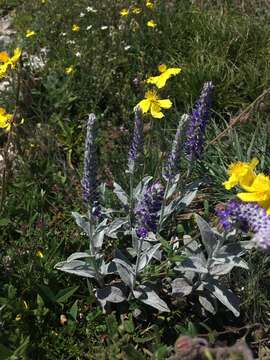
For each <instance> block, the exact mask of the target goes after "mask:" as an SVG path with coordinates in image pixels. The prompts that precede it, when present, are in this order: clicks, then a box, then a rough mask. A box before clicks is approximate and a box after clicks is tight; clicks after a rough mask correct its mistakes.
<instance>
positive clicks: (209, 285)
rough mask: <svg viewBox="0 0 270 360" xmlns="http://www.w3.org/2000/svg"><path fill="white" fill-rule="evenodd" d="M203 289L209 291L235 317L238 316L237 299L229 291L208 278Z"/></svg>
mask: <svg viewBox="0 0 270 360" xmlns="http://www.w3.org/2000/svg"><path fill="white" fill-rule="evenodd" d="M204 288H206V289H207V290H209V291H210V292H211V293H212V294H213V295H214V296H215V297H216V298H217V299H218V300H219V301H220V302H221V303H222V304H223V305H225V306H226V307H227V308H228V309H229V310H230V311H231V312H232V313H233V314H234V315H235V316H236V317H238V316H239V315H240V312H239V305H240V302H239V299H238V297H237V296H236V295H235V294H234V293H233V292H232V291H231V290H230V289H227V288H226V287H225V286H223V285H221V284H220V283H219V282H218V281H217V280H215V279H213V278H209V280H208V281H207V282H204Z"/></svg>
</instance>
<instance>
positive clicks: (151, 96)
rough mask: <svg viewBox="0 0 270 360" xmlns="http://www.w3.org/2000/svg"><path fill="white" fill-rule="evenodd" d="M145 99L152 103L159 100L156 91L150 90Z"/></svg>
mask: <svg viewBox="0 0 270 360" xmlns="http://www.w3.org/2000/svg"><path fill="white" fill-rule="evenodd" d="M145 98H146V99H147V100H149V101H150V102H157V101H158V100H159V98H158V95H157V92H156V91H155V90H148V91H147V92H146V93H145Z"/></svg>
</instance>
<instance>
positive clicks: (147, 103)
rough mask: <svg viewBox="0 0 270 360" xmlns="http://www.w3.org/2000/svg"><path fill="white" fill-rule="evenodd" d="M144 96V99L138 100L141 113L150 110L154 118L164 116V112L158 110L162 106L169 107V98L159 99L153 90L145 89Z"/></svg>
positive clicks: (170, 103)
mask: <svg viewBox="0 0 270 360" xmlns="http://www.w3.org/2000/svg"><path fill="white" fill-rule="evenodd" d="M144 97H145V99H144V100H142V101H140V102H139V104H138V106H139V107H140V108H141V110H142V112H143V113H147V112H148V111H149V110H150V113H151V115H152V116H153V117H154V118H156V119H162V118H163V117H164V114H163V113H162V112H161V111H160V110H161V109H162V108H163V109H169V108H170V107H171V106H172V102H171V100H169V99H165V100H160V99H159V97H158V95H157V93H156V91H154V90H149V91H147V92H146V93H145V95H144Z"/></svg>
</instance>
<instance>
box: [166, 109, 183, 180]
mask: <svg viewBox="0 0 270 360" xmlns="http://www.w3.org/2000/svg"><path fill="white" fill-rule="evenodd" d="M187 117H188V116H187V115H183V116H182V118H181V120H180V121H179V124H178V127H177V131H176V133H175V136H174V141H173V143H172V150H171V152H170V154H169V156H168V159H167V162H166V163H165V165H164V168H163V177H164V179H165V180H166V181H168V180H171V179H172V178H173V177H174V176H175V175H176V174H177V170H178V168H179V161H180V155H181V148H182V144H181V140H182V133H181V129H182V126H183V123H184V122H185V121H186V120H187Z"/></svg>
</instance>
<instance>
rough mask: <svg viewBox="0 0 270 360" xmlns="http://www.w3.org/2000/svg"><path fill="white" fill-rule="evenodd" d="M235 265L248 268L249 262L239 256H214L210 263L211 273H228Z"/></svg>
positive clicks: (217, 274)
mask: <svg viewBox="0 0 270 360" xmlns="http://www.w3.org/2000/svg"><path fill="white" fill-rule="evenodd" d="M234 267H240V268H242V269H246V270H248V264H247V263H246V262H245V261H244V260H243V259H241V258H239V257H238V256H226V255H225V256H223V257H219V258H212V259H211V264H210V270H209V272H210V274H211V275H215V276H220V275H225V274H228V273H229V272H230V271H231V270H232V269H233V268H234Z"/></svg>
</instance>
